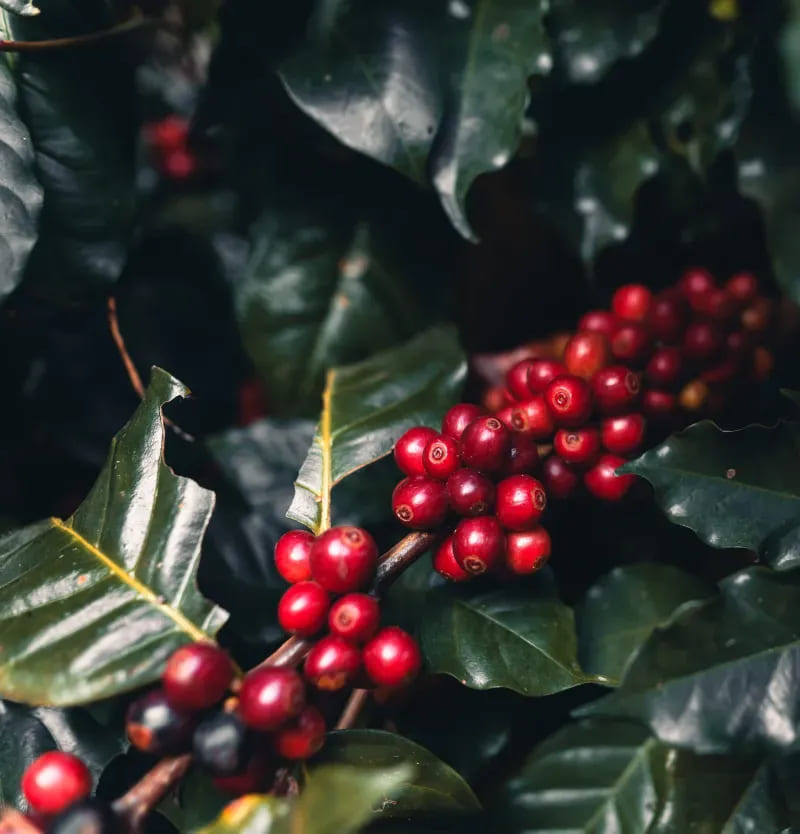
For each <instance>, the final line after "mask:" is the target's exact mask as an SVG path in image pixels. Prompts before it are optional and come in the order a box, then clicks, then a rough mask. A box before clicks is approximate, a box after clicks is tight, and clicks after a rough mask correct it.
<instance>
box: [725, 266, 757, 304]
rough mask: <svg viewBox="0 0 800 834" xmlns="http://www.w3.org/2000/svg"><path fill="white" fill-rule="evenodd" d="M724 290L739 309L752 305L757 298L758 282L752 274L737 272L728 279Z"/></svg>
mask: <svg viewBox="0 0 800 834" xmlns="http://www.w3.org/2000/svg"><path fill="white" fill-rule="evenodd" d="M725 289H726V290H727V291H728V292H729V293H730V294H731V295H732V296H733V298H734V299H735V300H736V303H737V304H739V305H740V306H741V307H746V306H747V305H748V304H752V303H753V302H754V301H755V300H756V297H757V296H758V281H757V280H756V277H755V275H753V273H752V272H738V273H737V274H736V275H734V276H732V277H731V278H729V279H728V282H727V283H726V284H725Z"/></svg>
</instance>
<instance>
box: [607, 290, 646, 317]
mask: <svg viewBox="0 0 800 834" xmlns="http://www.w3.org/2000/svg"><path fill="white" fill-rule="evenodd" d="M652 303H653V293H651V292H650V290H649V289H648V288H647V287H645V286H644V284H625V286H623V287H620V288H619V289H618V290H617V291H616V292H615V293H614V296H613V298H612V299H611V309H612V311H613V312H614V314H615V315H616V316H618V317H619V318H621V319H627V320H628V321H645V319H647V317H648V315H649V314H650V308H651V306H652Z"/></svg>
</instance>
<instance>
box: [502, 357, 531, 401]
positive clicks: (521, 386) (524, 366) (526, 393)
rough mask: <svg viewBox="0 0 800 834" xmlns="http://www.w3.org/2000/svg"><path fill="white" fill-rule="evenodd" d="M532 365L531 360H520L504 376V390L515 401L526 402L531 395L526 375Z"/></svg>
mask: <svg viewBox="0 0 800 834" xmlns="http://www.w3.org/2000/svg"><path fill="white" fill-rule="evenodd" d="M532 365H533V359H521V360H520V361H519V362H517V364H516V365H513V366H512V367H511V369H510V370H509V372H508V373H507V374H506V388H508V390H509V391H510V392H511V395H512V396H513V397H514V398H515V399H518V400H527V399H528V397H530V395H531V394H532V393H533V392H532V391H531V389H530V388H529V387H528V374H529V373H530V370H531V366H532Z"/></svg>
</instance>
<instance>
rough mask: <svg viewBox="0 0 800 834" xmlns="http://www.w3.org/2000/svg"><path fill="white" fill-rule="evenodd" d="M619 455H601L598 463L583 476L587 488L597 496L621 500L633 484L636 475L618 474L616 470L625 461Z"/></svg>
mask: <svg viewBox="0 0 800 834" xmlns="http://www.w3.org/2000/svg"><path fill="white" fill-rule="evenodd" d="M625 462H626V461H625V458H621V457H619V456H618V455H601V456H600V459H599V460H598V461H597V463H596V464H595V465H594V466H593V467H592V468H591V469H589V470H588V471H587V472H586V474H585V475H584V476H583V482H584V484H586V488H587V489H588V490H589V492H591V493H592V495H594V496H595V497H596V498H602V499H603V500H604V501H619V500H620V499H621V498H622V497H623V496H624V495H625V493H626V492H627V491H628V490H629V489H630V488H631V486H633V480H634V477H635V476H634V475H616V474H614V473H615V470H616V469H618V468H619V467H620V466H622V464H623V463H625Z"/></svg>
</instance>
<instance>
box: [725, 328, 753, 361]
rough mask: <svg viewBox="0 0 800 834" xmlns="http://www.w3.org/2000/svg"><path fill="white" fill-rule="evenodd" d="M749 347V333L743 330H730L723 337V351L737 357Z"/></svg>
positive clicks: (740, 356)
mask: <svg viewBox="0 0 800 834" xmlns="http://www.w3.org/2000/svg"><path fill="white" fill-rule="evenodd" d="M749 348H750V335H749V334H748V333H745V331H744V330H732V331H731V332H730V333H728V335H727V336H726V337H725V353H727V354H728V355H729V356H733V357H735V358H737V359H741V358H742V356H743V355H744V354H745V353H746V352H747V351H748V350H749Z"/></svg>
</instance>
